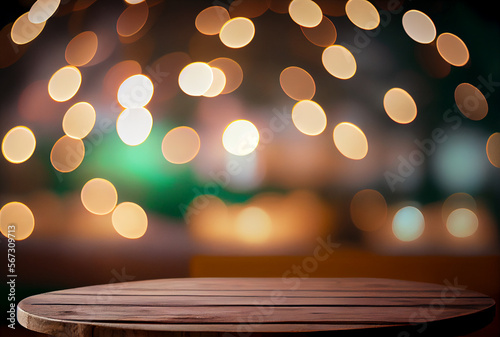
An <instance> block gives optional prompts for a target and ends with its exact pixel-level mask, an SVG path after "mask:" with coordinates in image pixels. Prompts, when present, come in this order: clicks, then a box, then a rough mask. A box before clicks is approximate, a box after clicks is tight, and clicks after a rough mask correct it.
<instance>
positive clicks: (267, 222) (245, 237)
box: [236, 206, 272, 244]
mask: <svg viewBox="0 0 500 337" xmlns="http://www.w3.org/2000/svg"><path fill="white" fill-rule="evenodd" d="M271 232H272V222H271V217H270V216H269V214H267V212H266V211H264V210H263V209H261V208H259V207H254V206H251V207H247V208H245V209H243V210H242V211H241V212H240V213H239V214H238V216H237V218H236V233H237V235H238V237H239V238H240V239H241V240H242V241H245V242H248V243H253V244H257V243H262V242H265V241H266V240H267V239H268V238H269V236H270V235H271Z"/></svg>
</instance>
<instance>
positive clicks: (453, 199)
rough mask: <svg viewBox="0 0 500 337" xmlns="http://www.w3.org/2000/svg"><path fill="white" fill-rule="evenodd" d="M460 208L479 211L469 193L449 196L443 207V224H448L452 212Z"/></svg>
mask: <svg viewBox="0 0 500 337" xmlns="http://www.w3.org/2000/svg"><path fill="white" fill-rule="evenodd" d="M459 208H467V209H470V210H472V211H475V210H476V209H477V204H476V200H475V199H474V198H473V197H472V196H471V195H470V194H468V193H463V192H458V193H453V194H452V195H450V196H448V198H446V200H445V201H444V202H443V205H442V207H441V215H442V220H443V222H446V221H447V219H448V217H449V215H450V214H451V212H453V211H454V210H456V209H459Z"/></svg>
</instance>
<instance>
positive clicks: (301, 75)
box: [280, 66, 316, 101]
mask: <svg viewBox="0 0 500 337" xmlns="http://www.w3.org/2000/svg"><path fill="white" fill-rule="evenodd" d="M280 85H281V89H283V91H284V92H285V94H287V95H288V97H290V98H291V99H294V100H296V101H301V100H306V99H309V100H310V99H312V98H313V97H314V94H315V93H316V83H315V82H314V79H313V78H312V76H311V75H309V73H308V72H307V71H305V70H304V69H302V68H299V67H295V66H292V67H288V68H285V69H283V71H282V72H281V74H280Z"/></svg>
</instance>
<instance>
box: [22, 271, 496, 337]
mask: <svg viewBox="0 0 500 337" xmlns="http://www.w3.org/2000/svg"><path fill="white" fill-rule="evenodd" d="M494 312H495V302H494V301H493V299H491V298H490V297H488V296H486V295H483V294H480V293H477V292H474V291H470V290H468V289H466V288H465V287H463V286H460V285H459V284H453V282H445V283H444V284H442V285H438V284H429V283H420V282H410V281H400V280H389V279H369V278H334V279H333V278H305V279H299V278H295V279H292V278H288V279H287V278H188V279H164V280H151V281H137V282H127V283H112V284H107V285H99V286H90V287H82V288H75V289H68V290H62V291H55V292H50V293H45V294H40V295H36V296H32V297H29V298H26V299H24V300H23V301H21V302H20V303H19V305H18V320H19V322H20V323H21V325H23V326H24V327H26V328H28V329H31V330H34V331H38V332H41V333H46V334H49V335H53V336H64V337H66V336H83V337H90V336H101V337H104V336H114V337H120V336H147V337H151V336H179V337H180V336H183V337H187V336H193V337H194V336H202V335H203V336H214V337H215V336H218V337H249V336H250V335H252V336H263V335H266V336H271V335H280V336H284V335H291V334H294V335H296V336H297V334H304V333H307V335H318V336H319V335H324V334H327V333H328V335H329V336H336V335H339V336H340V335H355V336H359V335H362V334H364V333H366V334H367V335H370V336H373V334H374V333H377V334H378V333H384V335H386V336H390V335H395V336H398V335H400V336H411V335H415V336H423V335H433V334H438V335H440V336H445V335H454V334H463V333H465V332H467V331H473V330H476V329H479V328H481V327H483V326H484V325H486V324H488V323H489V322H490V321H491V320H492V318H493V316H494ZM401 333H403V334H401Z"/></svg>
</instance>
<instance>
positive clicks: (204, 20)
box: [194, 6, 230, 35]
mask: <svg viewBox="0 0 500 337" xmlns="http://www.w3.org/2000/svg"><path fill="white" fill-rule="evenodd" d="M229 19H230V17H229V12H228V11H227V9H225V8H224V7H222V6H211V7H208V8H205V9H204V10H202V11H201V12H200V13H199V14H198V15H197V16H196V19H195V22H194V24H195V26H196V29H198V31H199V32H200V33H202V34H205V35H217V34H219V32H220V30H221V28H222V26H223V25H224V24H225V23H226V22H227V21H229Z"/></svg>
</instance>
